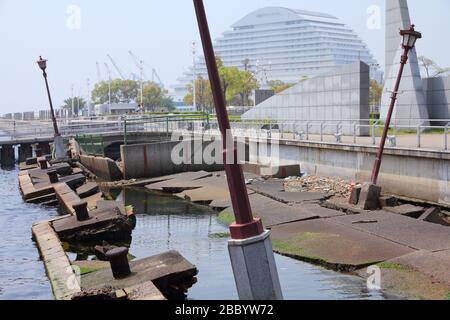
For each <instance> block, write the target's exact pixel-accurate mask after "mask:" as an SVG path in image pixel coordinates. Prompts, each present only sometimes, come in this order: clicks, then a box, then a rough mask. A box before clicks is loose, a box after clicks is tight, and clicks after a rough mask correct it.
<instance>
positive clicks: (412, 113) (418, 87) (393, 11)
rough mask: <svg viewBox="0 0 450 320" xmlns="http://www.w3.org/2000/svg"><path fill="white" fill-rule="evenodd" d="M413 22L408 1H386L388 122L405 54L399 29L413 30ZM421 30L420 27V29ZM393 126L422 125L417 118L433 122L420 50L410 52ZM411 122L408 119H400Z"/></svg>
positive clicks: (384, 107) (383, 104) (384, 113)
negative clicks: (429, 113) (401, 61)
mask: <svg viewBox="0 0 450 320" xmlns="http://www.w3.org/2000/svg"><path fill="white" fill-rule="evenodd" d="M410 26H411V19H410V15H409V9H408V2H407V0H387V1H386V82H385V86H384V90H383V97H382V101H381V119H386V116H387V111H388V108H389V103H390V100H391V94H392V92H391V90H393V88H394V85H395V81H396V78H397V74H398V70H399V68H400V57H401V55H402V54H403V48H402V46H401V43H402V37H401V36H400V34H399V30H400V29H402V30H404V29H409V27H410ZM418 29H420V26H418ZM392 117H393V124H395V123H397V124H398V125H401V126H405V125H406V126H412V127H415V126H417V125H420V124H421V123H420V121H419V120H417V119H425V120H428V119H429V115H428V109H427V104H426V98H425V93H424V88H423V83H422V78H421V76H420V68H419V62H418V60H417V53H416V49H415V48H414V49H413V50H411V51H410V53H409V60H408V63H407V64H406V65H405V69H404V72H403V77H402V80H401V85H400V92H399V96H398V100H397V103H396V105H395V110H394V114H393V115H392ZM400 119H407V120H404V121H403V120H400Z"/></svg>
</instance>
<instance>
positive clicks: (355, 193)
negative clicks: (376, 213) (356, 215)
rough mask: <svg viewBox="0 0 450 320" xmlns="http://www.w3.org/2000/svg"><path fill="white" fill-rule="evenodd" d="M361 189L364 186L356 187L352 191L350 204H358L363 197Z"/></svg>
mask: <svg viewBox="0 0 450 320" xmlns="http://www.w3.org/2000/svg"><path fill="white" fill-rule="evenodd" d="M361 189H362V186H361V185H360V184H359V185H357V186H355V187H354V188H353V189H352V192H351V193H350V199H349V201H348V202H349V203H350V204H353V205H357V204H358V202H359V197H360V195H361Z"/></svg>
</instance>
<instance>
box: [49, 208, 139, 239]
mask: <svg viewBox="0 0 450 320" xmlns="http://www.w3.org/2000/svg"><path fill="white" fill-rule="evenodd" d="M52 227H53V229H54V230H55V231H56V233H57V234H58V236H59V238H60V239H61V241H65V242H69V243H70V242H85V241H125V242H128V241H131V232H132V226H131V225H130V222H129V221H128V217H127V216H125V215H123V214H122V213H121V212H120V210H119V208H114V209H105V210H99V209H97V210H92V211H90V212H89V219H87V220H83V221H78V219H77V217H76V216H67V217H66V218H64V219H60V220H58V221H54V222H52Z"/></svg>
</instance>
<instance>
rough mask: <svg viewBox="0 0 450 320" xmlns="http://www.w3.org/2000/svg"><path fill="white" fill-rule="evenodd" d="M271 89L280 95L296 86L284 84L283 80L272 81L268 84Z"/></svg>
mask: <svg viewBox="0 0 450 320" xmlns="http://www.w3.org/2000/svg"><path fill="white" fill-rule="evenodd" d="M268 85H269V88H270V89H271V90H273V91H274V92H275V93H280V92H282V91H284V90H287V89H289V88H290V87H292V86H293V85H294V84H292V83H284V82H283V81H281V80H271V81H269V82H268Z"/></svg>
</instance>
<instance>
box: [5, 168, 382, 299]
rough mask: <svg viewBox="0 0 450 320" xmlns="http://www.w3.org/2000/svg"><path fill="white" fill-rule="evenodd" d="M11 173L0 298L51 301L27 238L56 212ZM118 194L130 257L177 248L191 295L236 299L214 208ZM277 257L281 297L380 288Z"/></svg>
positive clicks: (334, 295)
mask: <svg viewBox="0 0 450 320" xmlns="http://www.w3.org/2000/svg"><path fill="white" fill-rule="evenodd" d="M17 173H18V171H17V170H13V171H3V170H0V194H1V198H0V199H1V201H2V206H1V208H0V227H1V231H2V232H1V233H0V299H52V298H53V296H52V293H51V288H50V285H49V283H48V281H47V277H46V275H45V270H44V266H43V263H42V262H41V261H39V255H38V251H37V249H36V247H35V245H34V243H33V242H32V240H31V225H32V223H33V222H36V221H40V220H45V219H48V218H50V217H52V216H55V215H56V214H57V213H56V210H54V209H49V208H42V207H39V206H35V205H27V204H25V203H24V202H23V201H22V199H21V197H20V195H19V191H18V182H17ZM122 196H123V198H124V199H125V201H126V203H127V204H128V205H133V206H134V207H135V212H136V213H137V214H138V223H137V227H136V230H135V231H134V232H133V242H132V246H131V250H130V252H131V253H132V254H133V255H134V256H136V257H137V258H144V257H148V256H151V255H154V254H158V253H161V252H163V251H167V250H177V251H179V252H180V253H181V254H182V255H183V256H185V257H186V258H187V259H188V260H189V261H190V262H192V263H193V264H195V265H196V266H197V267H198V269H199V271H200V273H199V276H198V278H199V282H198V283H197V284H196V285H195V286H194V287H193V288H192V289H191V290H190V292H189V298H190V299H237V295H236V289H235V285H234V280H233V275H232V272H231V266H230V261H229V256H228V250H227V241H228V239H226V238H217V237H214V235H217V234H218V233H226V232H228V229H227V228H226V227H224V226H223V225H221V224H220V223H219V221H218V220H217V215H216V214H215V213H214V212H213V211H211V210H209V209H208V208H206V207H202V206H196V205H192V204H190V203H188V202H185V201H181V200H178V199H174V198H172V197H166V196H163V197H161V196H157V195H154V194H151V193H148V192H145V191H138V190H126V191H125V192H124V193H122ZM71 256H72V255H71ZM276 260H277V265H278V270H279V274H280V279H281V283H282V287H283V293H284V296H285V298H286V299H384V297H383V295H382V294H380V293H379V292H368V291H367V288H366V287H365V283H364V281H363V280H362V279H360V278H358V277H354V276H347V275H342V274H339V273H336V272H332V271H327V270H324V269H322V268H320V267H316V266H312V265H309V264H306V263H303V262H299V261H296V260H292V259H289V258H285V257H281V256H276Z"/></svg>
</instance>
